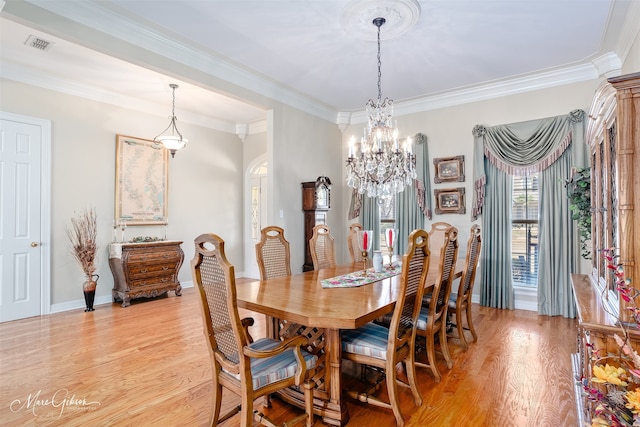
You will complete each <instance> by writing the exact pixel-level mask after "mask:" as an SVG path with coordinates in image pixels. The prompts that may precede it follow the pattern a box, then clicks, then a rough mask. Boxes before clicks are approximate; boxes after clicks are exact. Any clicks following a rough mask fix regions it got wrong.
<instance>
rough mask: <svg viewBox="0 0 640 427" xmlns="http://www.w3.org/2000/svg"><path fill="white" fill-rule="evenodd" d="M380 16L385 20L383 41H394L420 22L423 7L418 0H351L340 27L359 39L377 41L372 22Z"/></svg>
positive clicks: (341, 18) (345, 9) (344, 10)
mask: <svg viewBox="0 0 640 427" xmlns="http://www.w3.org/2000/svg"><path fill="white" fill-rule="evenodd" d="M378 17H382V18H384V19H385V24H384V32H383V34H382V35H381V39H382V40H390V39H394V38H396V37H398V36H400V35H401V34H404V33H405V32H407V31H409V30H410V29H411V28H412V27H413V26H414V25H415V24H416V22H418V18H419V17H420V4H419V3H418V1H417V0H374V1H372V0H352V1H351V2H349V3H348V4H347V5H346V6H345V7H344V9H342V15H341V16H340V25H341V26H342V28H343V29H344V30H345V31H346V32H347V33H349V34H351V35H353V36H354V37H355V38H357V39H360V40H369V41H375V40H376V39H377V37H376V34H375V33H374V32H372V31H371V22H373V20H374V19H376V18H378Z"/></svg>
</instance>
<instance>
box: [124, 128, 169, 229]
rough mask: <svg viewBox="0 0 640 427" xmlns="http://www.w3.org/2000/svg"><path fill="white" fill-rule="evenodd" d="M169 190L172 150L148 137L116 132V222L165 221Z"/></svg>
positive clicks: (152, 223) (149, 223)
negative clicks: (170, 155)
mask: <svg viewBox="0 0 640 427" xmlns="http://www.w3.org/2000/svg"><path fill="white" fill-rule="evenodd" d="M168 191H169V150H167V149H166V148H164V147H163V146H162V145H161V144H159V143H157V142H154V141H151V140H148V139H142V138H136V137H132V136H127V135H116V200H115V218H114V222H116V223H118V224H122V223H123V222H124V223H125V224H126V225H162V224H166V223H167V215H168V212H167V200H168ZM114 225H115V224H114Z"/></svg>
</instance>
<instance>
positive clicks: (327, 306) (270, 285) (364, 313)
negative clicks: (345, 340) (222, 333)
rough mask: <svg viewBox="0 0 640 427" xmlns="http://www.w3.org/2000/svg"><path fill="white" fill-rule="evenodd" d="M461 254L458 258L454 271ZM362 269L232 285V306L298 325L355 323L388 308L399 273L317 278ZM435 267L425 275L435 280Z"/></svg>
mask: <svg viewBox="0 0 640 427" xmlns="http://www.w3.org/2000/svg"><path fill="white" fill-rule="evenodd" d="M463 268H464V260H460V259H458V263H457V264H456V270H455V271H456V277H459V276H460V275H461V274H462V269H463ZM358 270H360V271H361V270H362V264H361V263H355V264H348V265H341V266H337V267H333V268H324V269H321V270H318V271H307V272H305V273H300V274H294V275H291V276H284V277H278V278H274V279H269V280H257V281H254V282H247V283H242V284H237V285H236V291H237V301H238V306H239V307H242V308H245V309H247V310H251V311H255V312H259V313H263V314H266V315H269V316H272V317H275V318H280V319H285V320H288V321H290V322H295V323H298V324H302V325H309V326H314V327H317V328H329V329H356V328H359V327H360V326H362V325H364V324H366V323H367V322H370V321H372V320H374V319H376V318H378V317H380V316H382V315H383V314H386V313H388V312H390V311H392V310H393V307H394V305H395V302H396V300H397V298H398V288H399V281H400V274H398V275H396V276H392V277H389V278H386V279H382V280H380V281H376V282H373V283H369V284H367V285H363V286H358V287H339V288H323V287H322V284H321V281H322V280H323V279H329V278H332V277H336V276H340V275H343V274H347V273H351V272H354V271H358ZM437 277H438V271H437V269H433V271H429V273H428V275H427V282H428V283H434V282H435V281H436V280H437Z"/></svg>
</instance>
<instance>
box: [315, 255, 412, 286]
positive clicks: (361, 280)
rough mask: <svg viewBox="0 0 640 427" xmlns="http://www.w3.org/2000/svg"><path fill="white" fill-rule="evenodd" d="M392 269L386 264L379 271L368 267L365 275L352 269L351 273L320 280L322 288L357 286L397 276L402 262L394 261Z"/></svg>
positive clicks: (400, 270)
mask: <svg viewBox="0 0 640 427" xmlns="http://www.w3.org/2000/svg"><path fill="white" fill-rule="evenodd" d="M391 265H392V267H393V270H387V269H386V266H385V267H384V270H382V271H381V272H380V273H376V272H375V271H373V268H368V269H367V270H366V271H367V275H366V276H363V275H362V270H360V271H354V272H352V273H347V274H343V275H342V276H336V277H332V278H330V279H323V280H321V281H320V284H322V287H323V288H355V287H358V286H364V285H368V284H369V283H373V282H377V281H378V280H382V279H386V278H387V277H391V276H397V275H398V274H400V273H401V272H402V263H400V262H398V261H396V262H394V263H393V264H391Z"/></svg>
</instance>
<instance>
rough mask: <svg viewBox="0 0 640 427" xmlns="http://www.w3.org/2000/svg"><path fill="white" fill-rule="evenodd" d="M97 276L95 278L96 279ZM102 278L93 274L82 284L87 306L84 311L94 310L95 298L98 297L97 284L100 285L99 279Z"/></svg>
mask: <svg viewBox="0 0 640 427" xmlns="http://www.w3.org/2000/svg"><path fill="white" fill-rule="evenodd" d="M94 277H95V280H94ZM99 278H100V276H99V275H97V274H92V275H91V276H90V277H87V280H86V281H85V282H84V283H83V284H82V291H83V292H84V303H85V305H86V306H87V307H86V308H85V309H84V311H93V310H94V308H93V300H94V299H95V297H96V286H98V279H99Z"/></svg>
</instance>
